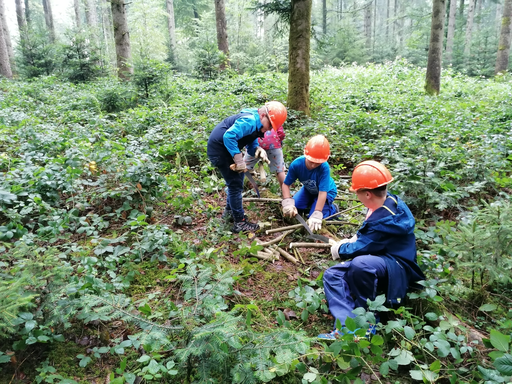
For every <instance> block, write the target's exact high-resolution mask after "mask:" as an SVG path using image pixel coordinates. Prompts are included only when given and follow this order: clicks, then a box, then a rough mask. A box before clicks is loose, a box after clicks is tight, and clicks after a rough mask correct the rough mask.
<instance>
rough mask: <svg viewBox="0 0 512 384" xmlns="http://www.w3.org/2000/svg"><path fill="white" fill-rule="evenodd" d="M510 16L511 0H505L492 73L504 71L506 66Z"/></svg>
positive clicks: (508, 49) (511, 9) (511, 13)
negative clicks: (496, 54)
mask: <svg viewBox="0 0 512 384" xmlns="http://www.w3.org/2000/svg"><path fill="white" fill-rule="evenodd" d="M511 18H512V0H505V4H504V5H503V16H502V18H501V32H500V42H499V44H498V56H497V57H496V67H495V69H494V73H495V74H498V73H500V72H504V71H506V70H507V68H508V59H509V53H510V24H511Z"/></svg>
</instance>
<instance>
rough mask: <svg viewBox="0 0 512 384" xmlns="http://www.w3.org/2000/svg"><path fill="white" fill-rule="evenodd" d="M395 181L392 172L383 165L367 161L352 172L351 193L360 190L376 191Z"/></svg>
mask: <svg viewBox="0 0 512 384" xmlns="http://www.w3.org/2000/svg"><path fill="white" fill-rule="evenodd" d="M392 181H393V176H391V172H389V170H388V169H387V168H386V167H385V166H384V165H383V164H381V163H379V162H378V161H374V160H367V161H363V162H362V163H359V164H357V165H356V167H355V168H354V172H352V186H351V187H350V192H357V191H358V190H360V189H375V188H378V187H382V186H383V185H386V184H389V183H391V182H392Z"/></svg>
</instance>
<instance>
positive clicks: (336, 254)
mask: <svg viewBox="0 0 512 384" xmlns="http://www.w3.org/2000/svg"><path fill="white" fill-rule="evenodd" d="M346 243H350V240H349V239H343V240H341V241H334V240H332V239H331V240H329V244H331V256H332V259H333V260H336V259H339V258H340V246H341V245H342V244H346Z"/></svg>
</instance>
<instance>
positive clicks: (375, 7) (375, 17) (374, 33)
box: [372, 0, 378, 53]
mask: <svg viewBox="0 0 512 384" xmlns="http://www.w3.org/2000/svg"><path fill="white" fill-rule="evenodd" d="M377 1H378V0H374V2H373V33H372V53H375V37H376V31H377Z"/></svg>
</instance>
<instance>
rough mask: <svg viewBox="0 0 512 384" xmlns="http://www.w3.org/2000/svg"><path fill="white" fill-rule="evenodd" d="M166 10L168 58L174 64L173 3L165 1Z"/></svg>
mask: <svg viewBox="0 0 512 384" xmlns="http://www.w3.org/2000/svg"><path fill="white" fill-rule="evenodd" d="M165 5H166V8H167V30H168V31H169V51H170V52H169V57H170V58H171V60H172V61H173V62H176V58H177V56H176V24H175V22H174V1H173V0H166V1H165Z"/></svg>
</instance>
